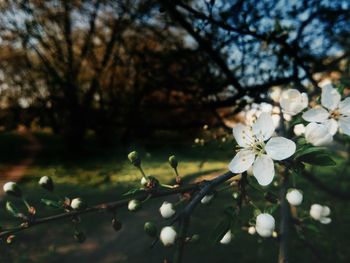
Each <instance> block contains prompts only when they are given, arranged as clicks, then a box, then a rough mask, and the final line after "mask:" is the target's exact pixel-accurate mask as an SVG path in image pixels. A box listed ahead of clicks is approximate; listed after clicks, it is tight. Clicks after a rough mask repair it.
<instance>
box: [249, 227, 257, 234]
mask: <svg viewBox="0 0 350 263" xmlns="http://www.w3.org/2000/svg"><path fill="white" fill-rule="evenodd" d="M248 233H249V234H250V235H254V234H255V233H256V230H255V227H253V226H251V227H249V228H248Z"/></svg>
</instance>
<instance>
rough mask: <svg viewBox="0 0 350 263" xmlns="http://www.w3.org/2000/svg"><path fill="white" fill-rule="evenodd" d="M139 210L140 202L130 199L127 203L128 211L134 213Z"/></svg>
mask: <svg viewBox="0 0 350 263" xmlns="http://www.w3.org/2000/svg"><path fill="white" fill-rule="evenodd" d="M140 208H141V202H140V201H139V200H136V199H132V200H130V201H129V203H128V209H129V211H132V212H136V211H137V210H139V209H140Z"/></svg>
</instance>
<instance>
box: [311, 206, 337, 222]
mask: <svg viewBox="0 0 350 263" xmlns="http://www.w3.org/2000/svg"><path fill="white" fill-rule="evenodd" d="M330 214H331V209H330V208H329V207H328V206H322V205H319V204H313V205H312V206H311V208H310V216H311V217H312V218H313V219H315V220H317V221H320V223H321V224H329V223H330V222H332V219H331V218H329V217H328V216H329V215H330Z"/></svg>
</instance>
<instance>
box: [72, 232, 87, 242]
mask: <svg viewBox="0 0 350 263" xmlns="http://www.w3.org/2000/svg"><path fill="white" fill-rule="evenodd" d="M74 239H75V240H76V241H77V242H78V243H84V242H85V240H86V236H85V234H84V233H83V232H75V233H74Z"/></svg>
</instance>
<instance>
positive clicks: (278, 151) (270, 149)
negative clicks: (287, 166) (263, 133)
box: [265, 137, 296, 161]
mask: <svg viewBox="0 0 350 263" xmlns="http://www.w3.org/2000/svg"><path fill="white" fill-rule="evenodd" d="M295 149H296V145H295V143H294V142H293V141H292V140H289V139H287V138H284V137H273V138H271V139H270V140H269V141H268V142H267V144H266V146H265V150H266V153H267V155H268V156H270V157H271V158H272V159H273V160H277V161H280V160H284V159H287V158H289V157H290V156H292V155H293V154H294V153H295Z"/></svg>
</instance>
